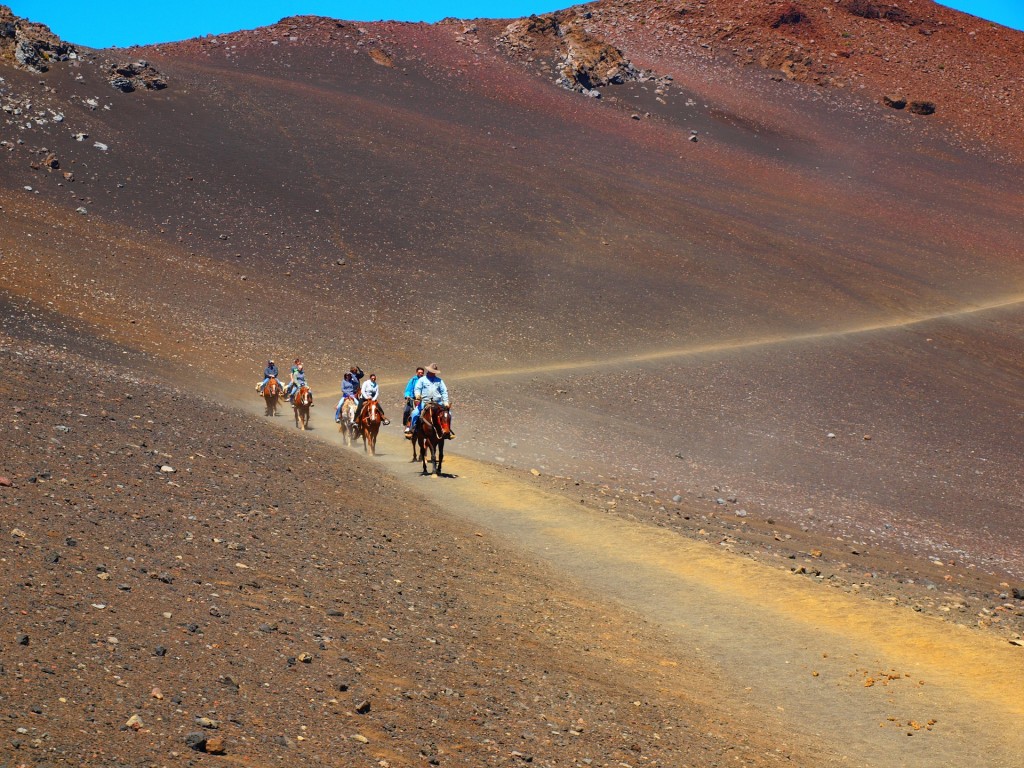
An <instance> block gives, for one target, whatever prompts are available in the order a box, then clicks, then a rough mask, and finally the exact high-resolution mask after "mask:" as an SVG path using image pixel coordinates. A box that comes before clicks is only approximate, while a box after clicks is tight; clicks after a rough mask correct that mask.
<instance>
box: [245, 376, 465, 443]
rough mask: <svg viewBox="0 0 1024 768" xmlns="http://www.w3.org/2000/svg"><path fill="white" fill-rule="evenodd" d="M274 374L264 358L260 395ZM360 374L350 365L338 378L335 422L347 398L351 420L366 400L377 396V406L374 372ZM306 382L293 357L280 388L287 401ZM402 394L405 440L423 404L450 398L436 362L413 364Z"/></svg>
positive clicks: (445, 402)
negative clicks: (352, 404) (352, 406)
mask: <svg viewBox="0 0 1024 768" xmlns="http://www.w3.org/2000/svg"><path fill="white" fill-rule="evenodd" d="M278 376H279V373H278V369H277V366H276V365H275V364H274V361H273V360H268V361H267V367H266V368H265V369H264V370H263V381H262V382H261V383H260V384H259V385H257V387H256V391H257V392H259V393H260V394H261V395H262V394H263V390H264V388H265V387H266V386H267V384H268V382H270V380H271V379H275V380H276V379H278ZM364 377H365V374H364V373H363V370H362V369H361V368H360V367H359V366H357V365H354V366H352V367H351V368H350V369H349V370H348V371H347V372H346V373H345V375H344V377H343V378H342V381H341V399H340V400H339V401H338V405H337V407H336V408H335V409H334V421H335V423H338V422H340V421H341V407H342V406H343V405H344V404H345V401H346V400H348V399H350V398H351V399H352V400H355V401H356V412H355V416H354V419H353V421H355V422H358V421H359V415H360V414H361V413H362V410H363V405H364V404H365V403H366V402H368V401H370V400H377V401H378V404H377V407H378V408H380V402H379V400H380V387H379V386H378V385H377V374H375V373H371V374H370V376H369V378H367V379H366V380H365V381H363V378H364ZM308 386H309V385H308V384H307V383H306V372H305V370H304V369H303V367H302V361H301V360H299V359H296V360H295V363H294V365H292V369H291V372H290V375H289V381H288V385H287V387H286V388H285V392H284V393H285V397H286V398H287V399H288V402H290V403H293V402H294V400H293V398H294V397H295V394H296V393H297V392H298V391H299V390H300V389H301V388H302V387H308ZM310 396H312V391H310ZM404 397H405V411H404V412H403V414H402V423H403V424H405V425H406V427H405V437H406V439H409V440H411V439H412V436H413V433H414V432H415V431H416V425H417V423H418V422H419V418H420V414H421V413H422V412H423V407H424V405H428V404H430V403H437V404H438V405H440V406H442V407H443V408H445V409H446V410H447V409H449V408H450V407H451V402H450V400H449V398H448V387H447V386H445V383H444V381H443V380H442V379H441V369H440V368H439V367H438V365H437V363H431V364H430V365H428V366H426V367H424V366H419V367H417V368H416V373H415V375H414V376H413V377H412V378H411V379H409V383H408V384H406V386H405V393H404ZM380 413H381V416H382V417H383V416H384V412H383V409H381V412H380ZM382 423H383V424H390V423H391V421H390V420H389V419H387V418H384V420H383V422H382ZM446 437H447V439H449V440H451V439H453V438H454V437H455V433H454V432H451V431H449V433H448V434H447V436H446Z"/></svg>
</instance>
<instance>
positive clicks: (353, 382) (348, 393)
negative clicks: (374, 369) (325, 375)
mask: <svg viewBox="0 0 1024 768" xmlns="http://www.w3.org/2000/svg"><path fill="white" fill-rule="evenodd" d="M353 370H358V369H353ZM362 375H363V372H362V371H359V376H360V377H362ZM358 393H359V379H358V378H356V376H355V375H354V374H353V373H352V372H351V371H349V372H348V373H346V374H345V375H344V376H343V377H342V379H341V400H339V401H338V407H337V408H335V409H334V421H335V422H338V421H341V406H342V404H343V403H344V402H345V400H346V399H347V398H350V397H351V398H352V399H353V400H355V399H356V397H357V396H358Z"/></svg>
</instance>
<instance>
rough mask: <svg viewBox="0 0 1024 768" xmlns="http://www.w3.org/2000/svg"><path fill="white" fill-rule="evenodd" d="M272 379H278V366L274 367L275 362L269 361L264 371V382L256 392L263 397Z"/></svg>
mask: <svg viewBox="0 0 1024 768" xmlns="http://www.w3.org/2000/svg"><path fill="white" fill-rule="evenodd" d="M272 377H273V378H275V379H276V378H277V366H276V365H274V361H273V360H268V361H267V367H266V368H264V369H263V381H261V382H260V385H259V386H258V387H256V391H257V392H259V393H260V394H261V395H262V394H263V388H264V387H265V386H267V382H268V381H270V379H271V378H272Z"/></svg>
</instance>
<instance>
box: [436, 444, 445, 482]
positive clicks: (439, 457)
mask: <svg viewBox="0 0 1024 768" xmlns="http://www.w3.org/2000/svg"><path fill="white" fill-rule="evenodd" d="M442 464H444V438H441V442H439V443H438V444H437V476H438V477H440V476H441V465H442Z"/></svg>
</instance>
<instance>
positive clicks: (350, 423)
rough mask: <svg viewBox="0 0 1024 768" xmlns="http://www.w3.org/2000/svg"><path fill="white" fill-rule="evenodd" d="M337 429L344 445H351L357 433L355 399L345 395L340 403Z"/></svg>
mask: <svg viewBox="0 0 1024 768" xmlns="http://www.w3.org/2000/svg"><path fill="white" fill-rule="evenodd" d="M338 431H339V432H341V435H342V440H343V441H344V443H345V445H352V443H354V442H355V440H356V435H357V434H358V433H359V427H358V426H357V425H356V401H355V399H354V398H351V397H346V398H345V402H343V403H342V404H341V421H339V422H338Z"/></svg>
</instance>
